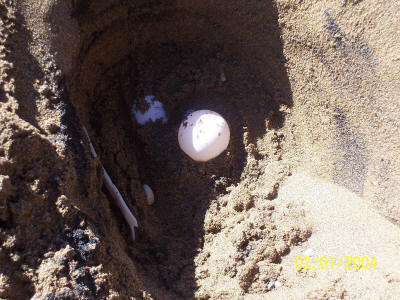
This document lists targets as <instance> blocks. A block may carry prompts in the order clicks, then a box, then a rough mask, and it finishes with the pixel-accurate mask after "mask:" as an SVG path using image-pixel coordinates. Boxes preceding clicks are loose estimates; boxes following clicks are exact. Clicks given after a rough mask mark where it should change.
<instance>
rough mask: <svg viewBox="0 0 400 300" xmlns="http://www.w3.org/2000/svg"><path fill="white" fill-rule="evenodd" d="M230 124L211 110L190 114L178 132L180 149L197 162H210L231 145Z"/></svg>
mask: <svg viewBox="0 0 400 300" xmlns="http://www.w3.org/2000/svg"><path fill="white" fill-rule="evenodd" d="M229 138H230V130H229V126H228V123H227V122H226V121H225V119H224V118H223V117H222V116H221V115H220V114H218V113H216V112H214V111H211V110H197V111H195V112H192V113H190V114H189V115H188V116H187V117H186V118H185V119H184V120H183V121H182V123H181V125H180V127H179V132H178V142H179V147H180V148H181V149H182V151H183V152H185V153H186V154H187V155H189V156H190V157H191V158H192V159H194V160H195V161H203V162H204V161H208V160H210V159H212V158H215V157H217V156H218V155H220V154H221V153H222V152H223V151H224V150H225V149H226V148H227V147H228V144H229Z"/></svg>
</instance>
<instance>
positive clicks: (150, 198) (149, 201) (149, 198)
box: [142, 184, 154, 205]
mask: <svg viewBox="0 0 400 300" xmlns="http://www.w3.org/2000/svg"><path fill="white" fill-rule="evenodd" d="M142 187H143V190H144V193H145V195H146V200H147V204H148V205H153V204H154V193H153V191H152V189H151V188H150V187H149V186H148V185H147V184H143V186H142Z"/></svg>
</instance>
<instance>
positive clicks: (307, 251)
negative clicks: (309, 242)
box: [303, 248, 313, 256]
mask: <svg viewBox="0 0 400 300" xmlns="http://www.w3.org/2000/svg"><path fill="white" fill-rule="evenodd" d="M312 251H313V248H308V249H307V250H306V251H304V252H303V256H310V255H311V253H312Z"/></svg>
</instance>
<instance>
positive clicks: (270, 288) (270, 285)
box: [267, 281, 275, 291]
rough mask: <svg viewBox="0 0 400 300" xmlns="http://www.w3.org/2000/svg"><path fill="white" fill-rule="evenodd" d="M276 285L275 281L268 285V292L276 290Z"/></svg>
mask: <svg viewBox="0 0 400 300" xmlns="http://www.w3.org/2000/svg"><path fill="white" fill-rule="evenodd" d="M274 285H275V282H273V281H270V282H268V285H267V288H268V290H269V291H270V290H272V289H273V288H274Z"/></svg>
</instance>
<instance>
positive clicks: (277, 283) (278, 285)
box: [275, 280, 282, 288]
mask: <svg viewBox="0 0 400 300" xmlns="http://www.w3.org/2000/svg"><path fill="white" fill-rule="evenodd" d="M281 286H282V283H281V282H280V281H278V280H277V281H275V287H276V288H279V287H281Z"/></svg>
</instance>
